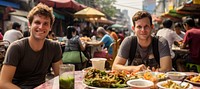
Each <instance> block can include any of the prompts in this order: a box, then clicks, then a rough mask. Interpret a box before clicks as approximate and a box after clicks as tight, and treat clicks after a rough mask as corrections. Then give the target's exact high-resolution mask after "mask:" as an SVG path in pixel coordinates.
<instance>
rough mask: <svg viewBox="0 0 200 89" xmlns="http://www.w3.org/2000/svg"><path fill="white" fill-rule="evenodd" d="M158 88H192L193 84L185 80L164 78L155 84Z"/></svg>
mask: <svg viewBox="0 0 200 89" xmlns="http://www.w3.org/2000/svg"><path fill="white" fill-rule="evenodd" d="M156 85H157V86H158V87H159V89H192V88H193V85H192V84H190V83H187V82H181V81H173V80H166V81H161V82H158V83H157V84H156Z"/></svg>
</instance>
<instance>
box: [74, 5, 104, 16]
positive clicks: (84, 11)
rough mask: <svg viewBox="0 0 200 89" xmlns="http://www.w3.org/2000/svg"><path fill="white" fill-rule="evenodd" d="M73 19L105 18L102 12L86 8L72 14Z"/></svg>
mask: <svg viewBox="0 0 200 89" xmlns="http://www.w3.org/2000/svg"><path fill="white" fill-rule="evenodd" d="M74 17H76V18H100V17H105V14H103V13H102V12H100V11H98V10H96V9H94V8H91V7H87V8H85V9H82V10H80V11H78V12H76V13H75V14H74Z"/></svg>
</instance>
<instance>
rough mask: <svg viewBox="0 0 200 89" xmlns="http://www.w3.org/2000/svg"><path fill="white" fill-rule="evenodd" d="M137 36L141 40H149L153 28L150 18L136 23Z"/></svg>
mask: <svg viewBox="0 0 200 89" xmlns="http://www.w3.org/2000/svg"><path fill="white" fill-rule="evenodd" d="M134 29H135V34H136V36H137V37H138V38H139V39H140V40H147V39H148V38H149V37H150V36H151V31H152V26H151V25H150V21H149V18H148V17H145V18H142V19H139V20H137V21H135V27H134Z"/></svg>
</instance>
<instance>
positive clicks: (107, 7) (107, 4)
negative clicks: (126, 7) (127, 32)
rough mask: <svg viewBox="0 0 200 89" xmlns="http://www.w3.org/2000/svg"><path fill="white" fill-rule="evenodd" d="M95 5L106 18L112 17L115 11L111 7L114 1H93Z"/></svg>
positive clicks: (114, 8)
mask: <svg viewBox="0 0 200 89" xmlns="http://www.w3.org/2000/svg"><path fill="white" fill-rule="evenodd" d="M94 2H95V4H96V5H97V6H98V7H100V8H101V10H102V11H103V12H104V13H105V14H107V15H108V16H111V17H112V16H114V15H115V13H116V11H117V9H116V7H114V6H113V4H114V3H115V2H116V0H95V1H94Z"/></svg>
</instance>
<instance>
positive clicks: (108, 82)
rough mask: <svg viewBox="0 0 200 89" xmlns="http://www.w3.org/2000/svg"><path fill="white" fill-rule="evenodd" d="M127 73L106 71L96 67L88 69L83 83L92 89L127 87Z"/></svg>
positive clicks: (119, 88) (127, 88) (120, 88)
mask: <svg viewBox="0 0 200 89" xmlns="http://www.w3.org/2000/svg"><path fill="white" fill-rule="evenodd" d="M128 80H129V78H128V76H127V74H125V73H121V72H111V71H110V72H107V71H102V70H97V69H93V68H91V69H89V70H88V72H87V73H86V74H85V76H84V79H83V84H84V85H85V86H86V87H88V88H92V89H115V88H117V89H129V87H128V85H127V84H126V82H127V81H128Z"/></svg>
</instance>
